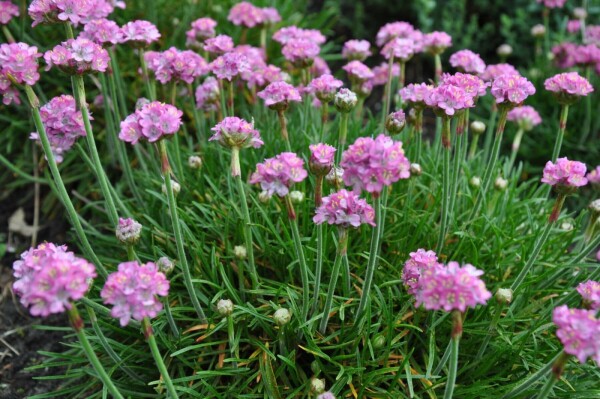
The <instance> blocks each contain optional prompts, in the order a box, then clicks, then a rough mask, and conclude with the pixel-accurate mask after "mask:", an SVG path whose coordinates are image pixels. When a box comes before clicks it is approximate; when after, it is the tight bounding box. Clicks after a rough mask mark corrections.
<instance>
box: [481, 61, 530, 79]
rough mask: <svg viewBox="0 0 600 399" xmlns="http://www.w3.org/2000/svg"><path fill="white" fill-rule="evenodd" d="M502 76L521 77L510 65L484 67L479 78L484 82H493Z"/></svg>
mask: <svg viewBox="0 0 600 399" xmlns="http://www.w3.org/2000/svg"><path fill="white" fill-rule="evenodd" d="M502 75H519V76H520V75H521V74H520V73H519V71H517V69H516V68H515V67H514V66H512V65H510V64H492V65H488V66H486V67H485V70H484V71H483V73H481V74H480V75H479V77H480V78H481V79H483V80H485V81H486V82H493V81H494V80H495V79H497V78H499V77H500V76H502Z"/></svg>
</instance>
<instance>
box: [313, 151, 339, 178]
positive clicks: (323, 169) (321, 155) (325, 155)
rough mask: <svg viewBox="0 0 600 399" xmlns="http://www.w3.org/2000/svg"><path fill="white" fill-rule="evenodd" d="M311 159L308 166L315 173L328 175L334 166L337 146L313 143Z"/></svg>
mask: <svg viewBox="0 0 600 399" xmlns="http://www.w3.org/2000/svg"><path fill="white" fill-rule="evenodd" d="M308 148H309V149H310V159H309V160H308V168H309V169H310V171H311V172H312V173H314V174H315V175H320V176H323V175H326V174H327V173H329V171H330V170H331V168H333V163H334V159H333V158H334V156H335V151H336V149H335V147H333V146H330V145H329V144H323V143H319V144H311V145H309V146H308Z"/></svg>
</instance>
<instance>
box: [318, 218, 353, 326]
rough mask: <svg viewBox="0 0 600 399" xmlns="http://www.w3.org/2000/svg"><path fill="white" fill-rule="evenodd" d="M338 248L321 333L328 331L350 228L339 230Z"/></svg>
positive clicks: (346, 250) (322, 318)
mask: <svg viewBox="0 0 600 399" xmlns="http://www.w3.org/2000/svg"><path fill="white" fill-rule="evenodd" d="M338 237H339V240H338V248H337V251H336V255H335V262H334V263H333V270H332V271H331V277H330V280H329V288H327V298H326V300H325V307H324V308H323V316H322V317H321V323H320V324H319V331H320V332H321V334H325V331H327V323H328V322H329V313H330V311H331V305H332V303H333V295H334V294H335V286H336V284H337V280H338V277H339V275H340V266H341V265H342V258H343V257H344V256H345V255H346V253H347V252H348V230H347V229H345V228H343V227H341V228H340V229H339V230H338Z"/></svg>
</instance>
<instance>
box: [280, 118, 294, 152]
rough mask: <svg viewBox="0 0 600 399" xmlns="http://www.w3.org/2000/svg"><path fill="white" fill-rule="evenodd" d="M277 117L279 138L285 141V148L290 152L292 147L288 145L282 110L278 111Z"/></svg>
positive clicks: (285, 123) (288, 140)
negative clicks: (279, 130)
mask: <svg viewBox="0 0 600 399" xmlns="http://www.w3.org/2000/svg"><path fill="white" fill-rule="evenodd" d="M277 117H278V118H279V126H280V127H281V137H283V140H284V141H285V148H286V150H288V151H289V152H292V145H291V144H290V137H289V135H288V130H287V121H286V119H285V113H284V110H282V109H278V110H277Z"/></svg>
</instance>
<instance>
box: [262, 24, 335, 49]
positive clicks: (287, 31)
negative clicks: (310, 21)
mask: <svg viewBox="0 0 600 399" xmlns="http://www.w3.org/2000/svg"><path fill="white" fill-rule="evenodd" d="M302 39H304V40H309V41H311V42H314V43H316V44H318V45H321V44H323V43H325V41H326V40H327V39H326V38H325V36H323V34H322V33H321V32H319V31H318V30H316V29H303V28H298V27H297V26H286V27H285V28H281V29H279V30H278V31H277V32H275V33H274V34H273V40H275V41H276V42H277V43H279V44H282V45H285V44H287V43H288V42H289V41H291V40H302Z"/></svg>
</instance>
